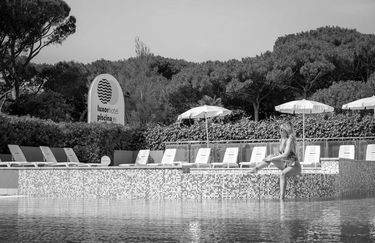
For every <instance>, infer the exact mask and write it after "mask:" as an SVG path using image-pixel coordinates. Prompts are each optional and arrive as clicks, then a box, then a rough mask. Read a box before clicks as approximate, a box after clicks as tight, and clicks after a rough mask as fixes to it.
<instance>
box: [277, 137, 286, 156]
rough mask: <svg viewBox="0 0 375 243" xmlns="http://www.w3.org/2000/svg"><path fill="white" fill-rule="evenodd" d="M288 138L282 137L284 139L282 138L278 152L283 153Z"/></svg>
mask: <svg viewBox="0 0 375 243" xmlns="http://www.w3.org/2000/svg"><path fill="white" fill-rule="evenodd" d="M286 140H287V139H285V138H282V139H281V140H280V145H279V153H278V154H282V153H283V151H284V147H285V142H286Z"/></svg>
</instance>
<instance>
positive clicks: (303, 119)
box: [302, 112, 305, 160]
mask: <svg viewBox="0 0 375 243" xmlns="http://www.w3.org/2000/svg"><path fill="white" fill-rule="evenodd" d="M302 159H303V160H304V159H305V112H303V113H302Z"/></svg>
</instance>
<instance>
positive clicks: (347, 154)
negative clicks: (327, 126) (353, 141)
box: [339, 145, 355, 159]
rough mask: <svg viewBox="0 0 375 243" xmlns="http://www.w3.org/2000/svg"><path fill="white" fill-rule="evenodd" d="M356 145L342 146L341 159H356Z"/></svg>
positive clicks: (340, 150) (340, 149)
mask: <svg viewBox="0 0 375 243" xmlns="http://www.w3.org/2000/svg"><path fill="white" fill-rule="evenodd" d="M354 149H355V147H354V145H340V148H339V158H344V159H354V151H355V150H354Z"/></svg>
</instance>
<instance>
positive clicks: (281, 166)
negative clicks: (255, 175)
mask: <svg viewBox="0 0 375 243" xmlns="http://www.w3.org/2000/svg"><path fill="white" fill-rule="evenodd" d="M270 163H273V164H274V165H275V166H276V167H277V168H279V169H280V170H283V169H284V168H285V163H284V162H283V161H281V160H274V161H272V162H265V161H262V162H260V163H258V164H257V165H256V166H255V168H254V169H252V170H251V172H257V171H258V170H261V169H263V168H265V167H267V166H269V165H270Z"/></svg>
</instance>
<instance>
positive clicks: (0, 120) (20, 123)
mask: <svg viewBox="0 0 375 243" xmlns="http://www.w3.org/2000/svg"><path fill="white" fill-rule="evenodd" d="M285 119H290V120H291V122H292V123H293V124H294V128H295V132H296V135H297V137H299V138H302V127H303V124H302V115H295V116H293V115H288V116H280V117H278V118H270V119H268V120H263V121H260V122H255V121H251V120H249V119H246V118H243V119H241V120H240V121H238V122H236V123H225V124H220V123H209V126H208V128H209V129H208V130H209V139H210V140H211V141H214V140H216V141H218V140H251V139H257V140H259V139H276V138H277V139H278V138H279V134H278V129H279V124H280V123H281V122H282V121H284V120H285ZM0 131H1V133H0V153H8V148H7V145H8V144H18V145H24V146H40V145H46V146H50V147H72V148H73V149H74V151H75V152H76V153H77V156H78V157H79V158H80V160H82V161H85V162H99V160H100V158H101V156H102V155H109V156H110V157H111V158H112V160H113V157H112V156H113V152H114V150H139V149H144V148H149V149H153V150H159V149H164V147H165V142H176V141H205V140H206V127H205V123H204V122H197V123H195V124H194V125H192V126H180V125H177V124H173V125H170V126H160V125H149V126H148V127H146V128H131V127H128V126H121V125H115V124H105V123H100V124H98V123H91V124H88V123H82V122H77V123H55V122H52V121H48V120H47V121H46V120H41V119H36V118H30V117H11V116H4V115H0ZM305 134H306V137H307V138H331V137H363V136H375V119H374V117H373V115H364V116H362V115H361V114H360V113H358V112H355V113H348V114H339V115H334V114H316V115H314V114H312V115H306V119H305Z"/></svg>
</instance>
